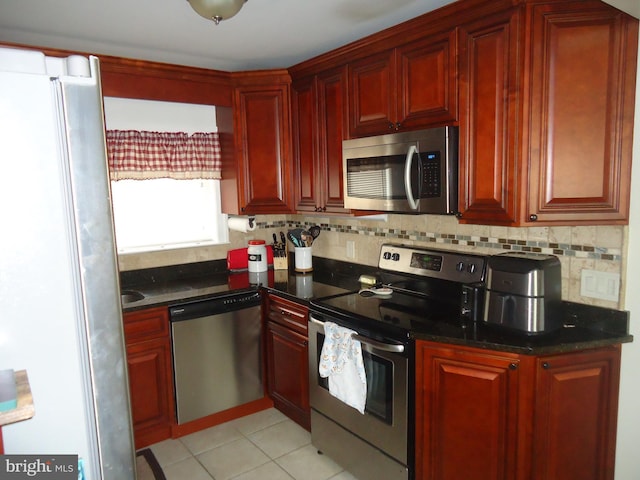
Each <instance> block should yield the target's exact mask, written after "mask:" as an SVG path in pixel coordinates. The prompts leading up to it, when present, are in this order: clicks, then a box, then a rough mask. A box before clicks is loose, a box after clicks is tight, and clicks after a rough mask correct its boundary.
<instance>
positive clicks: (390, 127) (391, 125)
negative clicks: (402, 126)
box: [389, 122, 395, 130]
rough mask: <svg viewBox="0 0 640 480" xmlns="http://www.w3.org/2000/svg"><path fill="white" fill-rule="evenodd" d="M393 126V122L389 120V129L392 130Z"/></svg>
mask: <svg viewBox="0 0 640 480" xmlns="http://www.w3.org/2000/svg"><path fill="white" fill-rule="evenodd" d="M394 128H395V127H394V125H393V122H389V130H393V129H394Z"/></svg>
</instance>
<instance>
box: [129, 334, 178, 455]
mask: <svg viewBox="0 0 640 480" xmlns="http://www.w3.org/2000/svg"><path fill="white" fill-rule="evenodd" d="M127 367H128V370H129V388H130V394H131V415H132V418H133V435H134V439H135V446H136V449H139V448H142V447H145V446H147V445H151V444H153V443H156V442H159V441H161V440H165V439H167V438H170V436H171V425H172V423H173V388H172V385H173V381H172V376H171V344H170V342H169V338H168V337H167V338H158V339H155V340H149V341H146V342H139V343H134V344H131V345H127Z"/></svg>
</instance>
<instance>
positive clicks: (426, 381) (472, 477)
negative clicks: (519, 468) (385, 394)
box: [416, 341, 561, 480]
mask: <svg viewBox="0 0 640 480" xmlns="http://www.w3.org/2000/svg"><path fill="white" fill-rule="evenodd" d="M416 349H417V352H416V480H426V479H429V480H451V479H465V480H500V479H505V480H506V479H512V478H515V471H516V454H517V447H518V437H517V433H518V428H519V425H518V421H519V417H518V413H519V412H518V400H517V399H518V398H519V395H518V392H519V390H518V388H519V382H520V381H521V380H520V365H519V363H520V360H519V359H518V357H517V356H515V355H514V356H510V355H508V354H501V353H499V352H490V351H487V352H482V351H479V350H475V351H474V350H471V349H465V348H462V347H461V348H454V347H452V348H443V347H441V346H438V344H434V343H428V342H421V341H419V342H417V345H416ZM538 478H552V477H538ZM555 478H561V477H555Z"/></svg>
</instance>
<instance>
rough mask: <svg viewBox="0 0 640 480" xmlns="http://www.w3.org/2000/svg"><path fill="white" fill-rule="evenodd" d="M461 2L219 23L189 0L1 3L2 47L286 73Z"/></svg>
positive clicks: (274, 8) (366, 2)
mask: <svg viewBox="0 0 640 480" xmlns="http://www.w3.org/2000/svg"><path fill="white" fill-rule="evenodd" d="M453 1H454V0H249V1H248V2H247V3H246V4H245V5H244V7H243V8H242V10H240V12H239V13H238V14H237V15H236V16H235V17H233V18H230V19H229V20H226V21H223V22H222V23H220V25H218V26H216V25H215V24H214V23H213V22H211V21H208V20H206V19H204V18H202V17H200V16H199V15H198V14H197V13H196V12H195V11H194V10H193V9H192V8H191V7H190V6H189V4H188V2H187V0H0V42H10V43H20V44H24V45H31V46H43V47H51V48H59V49H65V50H75V51H82V52H89V53H95V54H103V55H113V56H119V57H127V58H136V59H144V60H151V61H158V62H166V63H173V64H179V65H190V66H196V67H203V68H212V69H216V70H224V71H241V70H254V69H262V68H286V67H290V66H292V65H295V64H297V63H299V62H301V61H303V60H307V59H309V58H312V57H314V56H316V55H319V54H321V53H324V52H327V51H330V50H332V49H334V48H337V47H339V46H342V45H345V44H347V43H349V42H351V41H353V40H357V39H359V38H362V37H365V36H367V35H369V34H372V33H375V32H378V31H380V30H383V29H385V28H387V27H390V26H393V25H397V24H398V23H401V22H403V21H405V20H409V19H411V18H414V17H416V16H418V15H421V14H423V13H426V12H429V11H431V10H434V9H436V8H438V7H441V6H443V5H446V4H449V3H452V2H453Z"/></svg>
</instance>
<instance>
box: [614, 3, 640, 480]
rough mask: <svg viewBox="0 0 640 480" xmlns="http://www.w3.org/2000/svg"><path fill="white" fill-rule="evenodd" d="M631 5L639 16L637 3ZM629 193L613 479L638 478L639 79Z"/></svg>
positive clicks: (639, 437)
mask: <svg viewBox="0 0 640 480" xmlns="http://www.w3.org/2000/svg"><path fill="white" fill-rule="evenodd" d="M625 1H626V0H621V1H620V3H621V4H622V3H624V2H625ZM610 3H612V4H614V2H610ZM616 3H617V2H616ZM631 3H633V4H634V6H635V8H636V10H639V12H638V13H636V15H640V2H638V0H631ZM619 8H622V6H620V7H619ZM639 48H640V47H639ZM638 71H640V62H639V64H638ZM631 192H632V193H631V218H630V220H629V237H628V243H627V246H628V248H627V250H628V254H627V285H626V295H625V298H626V303H625V309H626V310H629V311H630V313H631V321H630V330H631V333H632V334H633V335H634V337H635V341H634V342H633V343H631V344H626V345H624V346H623V347H622V376H621V385H620V407H619V408H620V409H619V416H618V447H617V458H616V476H615V478H616V480H638V479H640V295H639V294H640V249H639V248H638V246H639V245H640V79H639V80H638V81H637V82H636V108H635V130H634V141H633V171H632V175H631Z"/></svg>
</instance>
